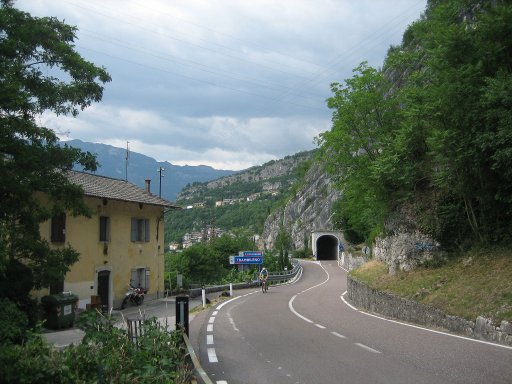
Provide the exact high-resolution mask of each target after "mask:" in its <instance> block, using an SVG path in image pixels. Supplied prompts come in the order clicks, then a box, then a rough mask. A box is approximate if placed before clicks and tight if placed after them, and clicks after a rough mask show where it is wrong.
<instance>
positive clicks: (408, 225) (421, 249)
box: [373, 211, 440, 274]
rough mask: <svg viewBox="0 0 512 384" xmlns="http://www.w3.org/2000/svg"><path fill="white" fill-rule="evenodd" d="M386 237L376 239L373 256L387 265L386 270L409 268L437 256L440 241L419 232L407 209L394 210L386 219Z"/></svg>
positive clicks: (391, 271) (404, 269)
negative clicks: (405, 210)
mask: <svg viewBox="0 0 512 384" xmlns="http://www.w3.org/2000/svg"><path fill="white" fill-rule="evenodd" d="M385 227H386V233H387V234H388V235H387V236H386V237H380V238H377V239H376V240H375V246H374V250H373V256H374V258H376V259H377V260H381V261H383V262H384V263H386V264H387V265H388V267H389V273H391V274H393V273H395V272H396V271H399V270H400V271H410V270H413V269H415V268H417V267H418V266H420V265H422V264H424V263H426V262H428V261H431V260H433V259H435V258H436V257H440V244H439V243H438V242H437V241H436V240H434V239H433V238H432V237H430V236H427V235H425V234H424V233H422V232H421V231H420V230H419V228H418V226H417V224H416V223H415V221H414V219H412V218H411V217H410V215H408V214H407V212H404V211H400V212H395V214H394V215H392V216H391V217H390V218H389V219H388V220H387V222H386V225H385Z"/></svg>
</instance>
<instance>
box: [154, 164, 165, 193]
mask: <svg viewBox="0 0 512 384" xmlns="http://www.w3.org/2000/svg"><path fill="white" fill-rule="evenodd" d="M156 171H157V172H158V173H159V174H160V190H159V192H158V196H159V197H160V198H162V177H164V176H165V175H164V174H162V172H163V171H165V168H164V167H158V169H157V170H156Z"/></svg>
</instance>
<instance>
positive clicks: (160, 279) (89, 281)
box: [40, 171, 179, 308]
mask: <svg viewBox="0 0 512 384" xmlns="http://www.w3.org/2000/svg"><path fill="white" fill-rule="evenodd" d="M69 179H70V181H71V182H73V183H75V184H78V185H80V186H82V188H83V190H84V199H85V202H86V204H87V205H88V207H89V208H90V209H91V211H92V212H93V215H92V216H91V217H90V218H87V217H84V216H76V217H74V216H72V215H66V214H63V215H61V216H59V217H54V218H52V220H49V221H47V222H45V223H43V224H42V225H41V235H42V237H43V238H45V239H47V241H48V242H50V244H52V246H53V247H64V246H67V245H70V246H71V247H72V248H74V249H76V250H77V251H78V252H79V253H80V259H79V261H78V262H76V263H75V264H74V265H73V266H72V267H71V270H70V271H69V272H68V273H67V274H66V276H65V279H64V281H63V282H59V283H58V284H56V285H55V286H52V287H50V293H58V292H61V291H71V292H73V293H74V294H76V295H77V296H78V298H79V303H78V306H79V307H80V308H85V307H86V305H87V304H89V303H90V302H91V296H99V297H100V298H101V302H102V304H103V306H104V308H112V307H114V308H117V307H119V305H120V303H121V301H122V299H123V297H124V294H125V292H126V291H127V288H128V284H131V285H132V286H136V287H137V286H141V287H143V288H144V289H146V290H147V295H146V298H147V299H156V298H159V297H162V296H163V290H164V251H165V249H164V214H165V212H166V211H168V210H169V209H179V207H178V206H176V205H174V204H172V203H171V202H169V201H167V200H164V199H161V198H159V197H158V196H155V195H153V194H151V193H150V189H149V186H150V184H149V183H150V182H149V180H147V181H146V190H144V189H142V188H139V187H137V186H136V185H134V184H131V183H129V182H127V181H125V180H119V179H113V178H109V177H104V176H98V175H93V174H89V173H84V172H76V171H70V172H69ZM43 293H45V292H40V294H43ZM46 293H47V292H46Z"/></svg>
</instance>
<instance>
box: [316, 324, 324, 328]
mask: <svg viewBox="0 0 512 384" xmlns="http://www.w3.org/2000/svg"><path fill="white" fill-rule="evenodd" d="M315 325H316V326H317V327H318V328H320V329H325V327H324V326H323V325H320V324H315Z"/></svg>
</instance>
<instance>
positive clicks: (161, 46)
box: [15, 0, 426, 170]
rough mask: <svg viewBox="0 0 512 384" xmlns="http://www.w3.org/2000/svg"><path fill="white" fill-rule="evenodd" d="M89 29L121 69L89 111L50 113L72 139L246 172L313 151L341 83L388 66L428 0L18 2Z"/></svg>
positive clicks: (80, 43) (103, 61)
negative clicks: (366, 68)
mask: <svg viewBox="0 0 512 384" xmlns="http://www.w3.org/2000/svg"><path fill="white" fill-rule="evenodd" d="M15 6H16V7H17V8H19V9H22V10H24V11H27V12H29V13H31V14H32V15H33V16H55V17H57V18H58V19H60V20H64V21H65V22H66V23H68V24H71V25H75V26H77V27H78V29H79V31H78V32H77V38H78V39H77V41H76V42H75V43H76V48H77V50H78V51H79V52H80V54H81V55H82V56H83V57H84V58H86V59H87V60H89V61H92V62H93V63H95V64H96V65H100V66H104V67H105V68H106V69H107V70H108V72H109V73H110V74H111V76H112V82H111V83H108V84H107V85H106V88H105V92H104V96H103V101H102V102H101V103H98V104H95V105H93V106H92V107H90V108H88V109H87V110H85V111H84V112H82V113H81V114H80V115H79V116H78V118H76V119H72V118H60V117H59V118H56V117H55V116H53V115H49V114H48V115H44V116H42V117H41V124H44V125H46V126H47V127H50V128H53V129H55V131H56V132H58V133H59V135H60V137H61V139H62V140H71V139H80V140H83V141H89V142H97V143H104V144H110V145H114V146H117V147H123V148H124V147H126V144H127V142H129V147H130V150H132V151H135V152H139V153H142V154H145V155H147V156H150V157H153V158H155V159H156V160H158V161H169V162H170V163H172V164H176V165H185V164H188V165H199V164H204V165H210V166H212V167H214V168H217V169H230V170H240V169H245V168H248V167H250V166H253V165H261V164H263V163H265V162H267V161H269V160H273V159H280V158H283V157H284V156H287V155H292V154H294V153H297V152H299V151H303V150H309V149H313V148H314V147H315V144H314V138H315V137H316V136H318V134H319V133H321V132H323V131H326V130H329V129H330V122H331V115H332V113H331V111H330V110H329V109H328V108H327V107H326V103H325V100H326V98H328V97H329V96H330V84H331V83H332V82H343V80H344V79H347V78H349V77H351V75H352V69H353V68H355V67H356V66H357V65H358V64H359V63H360V62H362V61H365V60H366V61H368V62H369V64H370V65H372V66H374V67H377V68H378V67H380V66H382V63H383V59H384V57H385V55H386V52H387V50H388V48H389V46H390V45H393V44H399V43H400V41H401V38H402V34H403V32H404V30H405V28H406V27H407V25H409V24H410V23H412V22H413V21H414V20H417V19H418V18H419V17H420V15H421V13H422V12H423V11H424V9H425V6H426V0H17V1H16V2H15Z"/></svg>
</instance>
